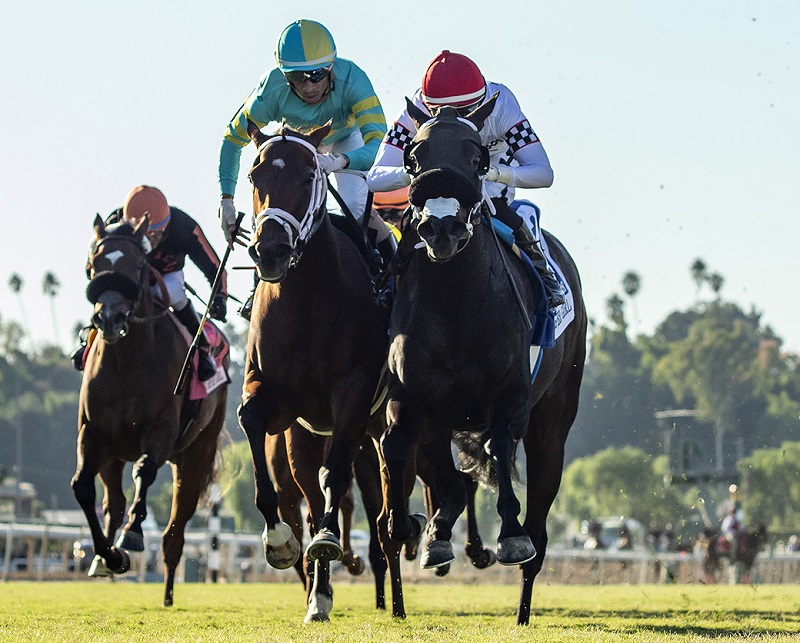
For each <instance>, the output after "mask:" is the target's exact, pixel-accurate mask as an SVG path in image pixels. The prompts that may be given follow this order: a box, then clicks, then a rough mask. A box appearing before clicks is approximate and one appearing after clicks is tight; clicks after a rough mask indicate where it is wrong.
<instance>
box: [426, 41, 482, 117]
mask: <svg viewBox="0 0 800 643" xmlns="http://www.w3.org/2000/svg"><path fill="white" fill-rule="evenodd" d="M485 95H486V81H485V80H484V79H483V74H481V70H480V69H478V65H476V64H475V63H474V62H472V61H471V60H470V59H469V58H467V57H466V56H464V55H463V54H456V53H453V52H451V51H447V50H446V49H445V50H444V51H443V52H442V53H440V54H439V55H438V56H436V58H434V59H433V60H432V61H431V64H430V65H428V69H426V70H425V75H424V76H423V77H422V101H423V102H424V103H425V104H426V105H427V106H428V107H444V106H445V105H448V106H450V107H467V106H471V105H475V104H477V103H479V102H480V101H481V100H483V97H484V96H485Z"/></svg>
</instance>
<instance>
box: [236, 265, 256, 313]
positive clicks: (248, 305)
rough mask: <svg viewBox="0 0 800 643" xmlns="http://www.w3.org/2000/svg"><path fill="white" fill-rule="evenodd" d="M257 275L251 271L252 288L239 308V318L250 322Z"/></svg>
mask: <svg viewBox="0 0 800 643" xmlns="http://www.w3.org/2000/svg"><path fill="white" fill-rule="evenodd" d="M258 281H259V279H258V273H257V272H256V271H253V288H252V289H251V290H250V294H249V295H247V299H245V300H244V303H243V304H242V307H241V308H239V311H238V312H239V317H241V318H243V319H246V320H247V321H250V316H251V315H252V314H253V301H254V300H255V298H256V287H257V286H258Z"/></svg>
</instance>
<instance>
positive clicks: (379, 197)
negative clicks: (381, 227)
mask: <svg viewBox="0 0 800 643" xmlns="http://www.w3.org/2000/svg"><path fill="white" fill-rule="evenodd" d="M408 205H409V203H408V186H407V185H406V186H404V187H402V188H397V189H396V190H391V191H390V192H376V193H375V197H374V198H373V200H372V207H373V208H375V211H376V212H377V213H378V214H379V215H380V217H381V219H383V220H384V222H385V223H386V224H387V225H388V226H389V227H390V228H391V230H392V233H393V234H394V235H395V237H398V235H399V234H400V230H399V228H400V220H401V219H402V218H403V212H405V210H406V208H407V207H408ZM398 240H399V239H398Z"/></svg>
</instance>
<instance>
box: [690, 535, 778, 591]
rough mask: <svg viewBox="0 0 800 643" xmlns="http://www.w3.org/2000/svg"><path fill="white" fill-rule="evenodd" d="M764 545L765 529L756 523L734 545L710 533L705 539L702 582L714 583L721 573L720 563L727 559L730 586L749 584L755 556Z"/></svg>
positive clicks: (765, 540)
mask: <svg viewBox="0 0 800 643" xmlns="http://www.w3.org/2000/svg"><path fill="white" fill-rule="evenodd" d="M766 543H767V528H766V525H764V524H763V523H758V524H757V525H756V527H755V529H753V531H743V532H742V533H741V534H740V535H739V538H738V541H737V542H734V543H732V542H730V541H728V540H727V539H726V538H725V536H722V535H720V534H719V533H717V532H710V533H709V534H708V535H707V537H706V538H705V554H706V556H705V559H704V560H703V570H704V572H705V578H704V582H705V583H707V584H708V583H716V582H717V576H718V575H719V573H720V572H721V571H722V561H723V559H727V561H728V563H729V564H730V568H729V571H730V577H729V579H730V584H732V585H736V584H739V583H744V584H749V583H751V582H752V575H751V574H752V570H753V565H754V564H755V562H756V556H758V552H760V551H761V550H762V549H763V547H764V545H766Z"/></svg>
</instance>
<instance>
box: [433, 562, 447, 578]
mask: <svg viewBox="0 0 800 643" xmlns="http://www.w3.org/2000/svg"><path fill="white" fill-rule="evenodd" d="M435 573H436V575H437V576H439V577H442V576H447V575H448V574H449V573H450V565H449V564H448V565H441V566H440V567H437V568H436V572H435Z"/></svg>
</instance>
